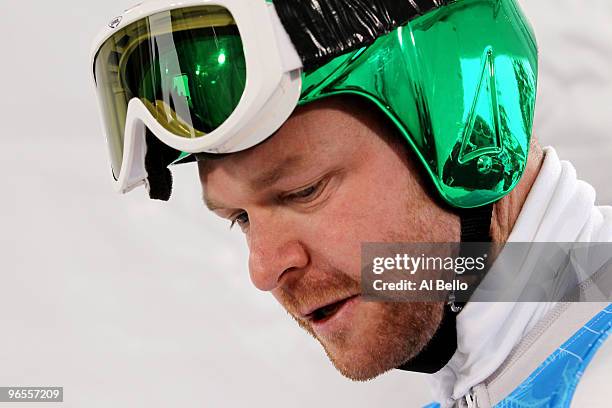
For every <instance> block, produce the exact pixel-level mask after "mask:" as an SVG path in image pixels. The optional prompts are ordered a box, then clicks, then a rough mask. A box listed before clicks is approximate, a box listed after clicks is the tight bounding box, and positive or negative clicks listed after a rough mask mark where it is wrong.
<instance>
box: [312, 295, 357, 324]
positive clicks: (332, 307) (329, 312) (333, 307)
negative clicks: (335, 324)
mask: <svg viewBox="0 0 612 408" xmlns="http://www.w3.org/2000/svg"><path fill="white" fill-rule="evenodd" d="M357 296H358V295H353V296H350V297H347V298H344V299H341V300H338V301H336V302H333V303H329V304H327V305H325V306H322V307H319V308H317V309H315V310H314V311H312V312H311V313H308V314H306V315H305V316H304V317H305V318H306V319H307V320H309V321H310V322H313V323H323V322H325V321H326V320H328V319H329V318H331V317H332V316H333V315H335V314H336V312H338V310H340V309H341V308H342V306H344V305H345V304H346V303H347V302H348V301H349V300H351V299H353V298H355V297H357Z"/></svg>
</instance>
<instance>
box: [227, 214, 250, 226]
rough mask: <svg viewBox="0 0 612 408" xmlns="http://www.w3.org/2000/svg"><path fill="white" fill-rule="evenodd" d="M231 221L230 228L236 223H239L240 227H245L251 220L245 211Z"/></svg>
mask: <svg viewBox="0 0 612 408" xmlns="http://www.w3.org/2000/svg"><path fill="white" fill-rule="evenodd" d="M231 221H232V223H231V224H230V229H232V228H233V227H234V225H236V224H238V226H239V227H240V228H244V226H245V225H246V224H247V223H248V222H249V215H248V214H247V213H246V212H244V211H243V212H241V213H240V214H238V215H237V216H236V217H234V218H232V219H231Z"/></svg>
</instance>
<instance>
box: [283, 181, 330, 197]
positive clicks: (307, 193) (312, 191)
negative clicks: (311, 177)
mask: <svg viewBox="0 0 612 408" xmlns="http://www.w3.org/2000/svg"><path fill="white" fill-rule="evenodd" d="M322 184H323V183H322V182H318V183H316V184H313V185H312V186H310V187H306V188H305V189H303V190H300V191H296V192H295V193H291V194H289V195H287V196H285V199H286V200H293V201H307V200H312V199H314V198H316V196H317V194H318V193H319V191H320V190H321V185H322Z"/></svg>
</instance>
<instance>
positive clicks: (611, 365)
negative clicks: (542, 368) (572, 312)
mask: <svg viewBox="0 0 612 408" xmlns="http://www.w3.org/2000/svg"><path fill="white" fill-rule="evenodd" d="M544 152H545V158H544V163H543V165H542V168H541V170H540V173H539V174H538V177H537V178H536V180H535V183H534V185H533V186H532V188H531V191H530V192H529V195H528V197H527V199H526V201H525V204H524V205H523V208H522V209H521V212H520V214H519V217H518V219H517V222H516V224H515V226H514V229H513V230H512V233H511V234H510V237H509V239H508V241H509V242H612V207H609V206H606V207H598V206H595V190H594V189H593V187H592V186H590V185H589V184H588V183H585V182H584V181H581V180H578V179H577V178H576V171H575V169H574V167H573V166H572V165H571V164H570V163H569V162H567V161H560V160H559V158H558V157H557V154H556V152H555V150H554V149H553V148H551V147H547V148H545V149H544ZM611 255H612V254H611ZM554 307H555V304H554V303H468V304H467V305H466V306H465V308H464V309H463V311H462V312H461V313H460V314H459V315H458V316H457V351H456V352H455V354H454V355H453V357H452V358H451V360H450V361H449V362H448V364H447V365H446V366H444V367H443V368H442V369H441V370H440V371H439V372H437V373H435V374H433V375H432V376H430V381H431V385H432V389H433V391H434V397H435V400H436V401H438V402H440V404H441V406H442V408H447V407H452V406H453V405H455V402H456V401H459V400H462V399H463V398H464V397H465V395H466V394H468V393H469V392H470V391H471V390H472V388H473V387H474V386H476V385H478V384H481V383H482V382H483V381H485V380H487V379H488V378H489V377H490V376H491V375H492V374H493V373H494V372H495V371H496V370H497V369H498V368H499V367H500V366H501V365H502V364H503V363H504V361H506V359H507V358H508V356H509V355H510V353H511V351H512V350H513V349H514V348H515V346H517V345H518V344H519V342H520V341H521V340H522V339H523V338H524V336H525V335H526V334H527V332H529V331H530V330H532V329H533V328H534V327H535V326H536V324H537V323H538V322H539V321H540V320H541V319H542V318H543V317H544V316H545V315H546V314H547V313H548V312H549V311H551V310H552V309H553V308H554ZM560 340H564V339H560ZM611 370H612V341H607V342H606V343H604V346H602V347H601V348H600V350H599V351H598V352H597V354H596V355H595V358H594V359H593V362H592V363H591V364H590V365H589V366H588V368H587V370H586V372H585V374H584V376H583V378H582V379H581V381H580V383H579V385H578V389H577V391H576V394H575V395H574V399H573V403H572V406H573V407H593V408H597V407H602V408H603V407H607V406H609V405H605V404H609V403H610V400H609V393H606V392H605V391H604V382H605V381H609V376H610V371H611ZM604 372H605V373H604ZM529 374H530V372H525V373H524V377H525V378H526V377H527V376H528V375H529ZM605 397H607V398H606V399H604V398H605Z"/></svg>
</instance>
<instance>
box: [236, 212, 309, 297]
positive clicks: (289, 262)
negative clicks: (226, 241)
mask: <svg viewBox="0 0 612 408" xmlns="http://www.w3.org/2000/svg"><path fill="white" fill-rule="evenodd" d="M253 218H255V217H253ZM253 218H252V219H251V222H250V224H249V239H248V241H249V251H250V252H249V273H250V275H251V281H252V282H253V284H254V285H255V287H257V288H258V289H260V290H263V291H271V290H273V289H275V288H277V287H278V286H279V284H280V282H281V276H283V275H284V274H287V273H300V270H301V269H303V268H304V267H305V266H306V265H308V262H309V257H308V252H307V250H306V247H305V246H304V244H303V243H302V242H300V240H299V239H298V233H297V230H298V228H294V227H292V226H291V225H289V224H288V223H284V222H282V221H281V220H279V219H274V218H275V217H270V218H269V219H266V220H259V222H258V221H257V220H254V219H253Z"/></svg>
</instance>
